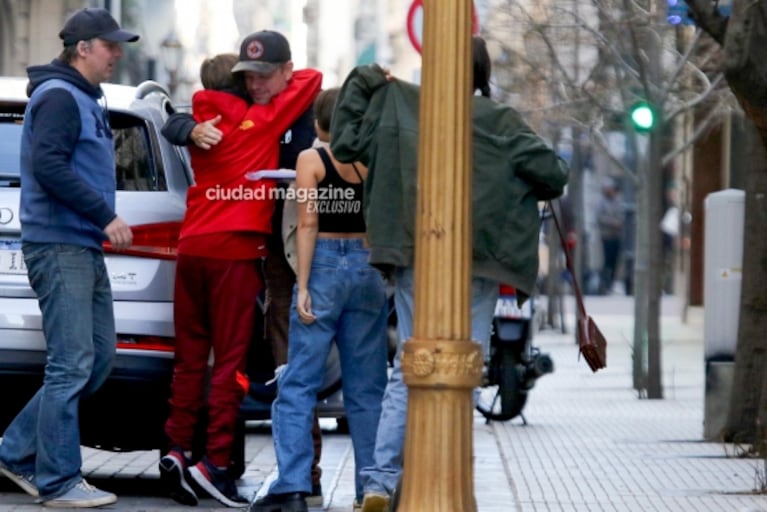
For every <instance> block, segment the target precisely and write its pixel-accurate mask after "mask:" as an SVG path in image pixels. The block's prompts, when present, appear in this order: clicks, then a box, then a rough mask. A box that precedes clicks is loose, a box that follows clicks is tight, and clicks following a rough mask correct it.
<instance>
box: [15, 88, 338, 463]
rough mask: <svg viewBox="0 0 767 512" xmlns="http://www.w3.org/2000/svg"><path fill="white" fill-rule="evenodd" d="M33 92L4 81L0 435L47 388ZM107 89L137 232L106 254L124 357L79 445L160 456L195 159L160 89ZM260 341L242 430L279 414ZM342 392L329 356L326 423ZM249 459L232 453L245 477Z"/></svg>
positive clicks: (120, 195)
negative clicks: (25, 151) (35, 262)
mask: <svg viewBox="0 0 767 512" xmlns="http://www.w3.org/2000/svg"><path fill="white" fill-rule="evenodd" d="M26 87H27V80H26V78H6V77H3V78H0V389H3V390H4V391H3V392H2V393H0V435H2V431H3V430H4V429H5V427H6V426H7V425H8V423H9V422H10V421H11V420H12V419H13V417H14V416H15V415H16V413H17V412H18V411H19V410H20V409H21V407H23V405H24V404H25V403H26V402H27V400H28V399H29V398H30V397H31V396H32V394H34V393H35V392H36V390H37V389H38V388H39V386H40V384H41V383H42V377H43V368H44V364H45V339H44V337H43V333H42V330H41V329H42V327H41V318H40V310H39V307H38V303H37V299H36V297H35V294H34V292H33V291H32V289H31V288H30V286H29V282H28V280H27V275H26V269H25V268H24V261H23V258H22V255H21V242H20V224H19V191H20V188H19V187H20V179H19V146H20V140H21V129H22V123H23V117H24V109H25V106H26V103H27V100H28V98H27V95H26ZM103 89H104V91H105V93H106V96H107V105H108V108H109V115H110V123H111V126H112V131H113V132H114V141H115V152H116V169H115V172H116V177H117V188H118V190H117V213H118V214H119V215H120V216H121V217H122V218H123V219H124V220H125V221H126V222H127V223H129V224H130V225H131V227H132V228H133V230H134V245H133V246H132V247H131V248H130V249H129V250H128V251H124V252H122V253H120V254H119V255H116V254H109V253H107V255H106V263H107V268H108V271H109V279H110V282H111V285H112V293H113V296H114V311H115V322H116V328H117V333H118V335H117V337H118V340H117V342H118V343H117V356H116V359H115V364H114V369H113V371H112V374H111V376H110V378H109V379H108V380H107V382H106V383H105V384H104V386H103V387H102V388H101V389H100V390H99V391H98V393H96V394H95V395H94V396H93V397H90V398H89V399H86V400H84V401H83V403H82V405H81V438H82V442H83V444H84V445H88V446H93V447H99V448H103V449H107V450H138V449H155V448H163V446H164V443H165V437H164V432H163V425H164V422H165V418H166V416H167V407H168V405H167V404H168V395H169V390H170V380H171V375H172V368H173V351H174V338H173V336H174V334H173V333H174V330H173V281H174V274H175V248H176V242H177V238H178V230H179V227H180V223H181V220H182V219H183V216H184V210H185V197H186V190H187V188H188V187H189V185H190V184H191V183H192V179H193V177H192V172H191V170H190V168H189V165H188V161H189V160H188V155H187V153H186V150H185V149H183V148H178V147H175V146H173V145H171V144H170V143H168V142H167V141H166V140H165V138H164V137H162V135H161V134H160V129H161V128H162V125H163V124H164V122H165V120H166V119H167V117H168V115H169V114H171V113H172V112H173V111H174V108H173V106H172V105H171V102H170V101H169V99H168V95H167V93H166V91H165V90H164V89H163V88H162V86H160V85H159V84H157V83H154V82H144V83H142V84H140V85H139V86H138V87H130V86H123V85H112V84H104V86H103ZM51 122H55V121H54V120H52V121H51ZM258 320H261V318H259V319H258ZM262 333H263V331H262V330H261V331H259V332H257V333H256V339H254V343H253V346H252V348H251V354H250V361H249V368H248V373H249V375H250V377H251V393H250V395H249V396H248V397H247V398H246V401H245V403H244V404H243V408H242V413H243V414H242V419H243V420H246V419H266V418H268V417H269V415H270V404H271V400H272V398H273V396H274V392H275V390H274V387H273V386H265V385H264V384H263V382H264V381H266V380H268V379H270V378H271V377H272V376H273V362H272V360H271V354H270V352H269V350H268V343H263V342H259V341H260V339H261V337H260V334H262ZM338 389H340V367H339V365H338V362H337V358H336V360H333V358H331V360H329V368H328V378H327V381H326V384H325V386H324V392H323V394H322V395H321V396H320V398H321V399H324V400H323V404H322V405H321V410H322V409H324V410H323V411H322V415H323V416H334V417H339V416H341V415H342V414H343V409H342V402H341V397H340V392H339V391H338ZM240 441H242V439H240ZM238 448H240V449H242V446H240V447H238ZM240 451H241V450H240ZM242 455H243V454H242V453H239V454H237V455H235V457H236V458H237V459H239V460H237V461H236V462H237V466H239V467H237V468H236V469H237V470H240V471H241V470H242V469H244V468H243V467H242Z"/></svg>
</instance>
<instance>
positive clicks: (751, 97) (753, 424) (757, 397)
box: [687, 0, 767, 456]
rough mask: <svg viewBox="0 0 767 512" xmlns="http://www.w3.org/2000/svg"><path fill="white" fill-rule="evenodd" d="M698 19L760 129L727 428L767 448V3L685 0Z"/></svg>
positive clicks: (730, 434)
mask: <svg viewBox="0 0 767 512" xmlns="http://www.w3.org/2000/svg"><path fill="white" fill-rule="evenodd" d="M687 4H688V7H689V8H690V9H691V11H692V12H693V15H694V17H695V19H696V23H697V24H698V25H699V26H700V27H701V28H702V29H703V30H705V31H706V32H707V33H708V34H710V35H711V36H712V37H713V38H714V39H715V40H716V41H717V42H718V43H719V44H721V45H722V47H723V48H724V52H725V56H726V59H725V62H726V71H725V75H726V77H727V82H728V84H729V85H730V88H731V89H732V91H733V93H734V94H735V96H736V97H737V98H738V101H739V102H740V105H741V106H742V107H743V111H744V112H745V114H746V117H747V118H748V119H750V120H751V122H752V123H753V125H754V128H755V130H754V131H752V132H751V135H750V136H749V139H750V140H749V142H750V143H749V144H748V145H747V147H748V148H749V153H750V154H749V158H748V159H747V161H748V162H750V163H751V168H750V169H749V170H748V173H747V178H746V180H747V182H746V191H745V192H746V208H745V222H744V231H745V233H744V239H743V244H744V245H743V283H742V287H741V296H740V319H739V327H738V345H737V349H736V352H735V377H734V382H733V387H732V395H731V398H730V407H729V413H728V418H727V423H726V426H725V428H724V432H723V436H724V439H725V440H728V441H737V442H741V443H751V444H755V448H756V451H758V452H759V453H760V454H761V455H762V456H764V455H767V354H765V352H767V337H765V335H764V333H765V332H767V276H766V275H765V274H764V268H765V265H767V237H764V236H763V233H764V226H765V223H766V222H767V204H765V201H767V155H766V154H765V147H767V62H766V61H765V59H764V53H763V52H764V48H765V47H767V3H766V2H753V1H750V0H734V1H733V4H732V13H731V15H730V17H729V19H724V18H720V17H718V16H716V15H715V14H712V13H713V11H712V10H710V9H708V10H707V7H710V6H711V2H707V1H705V0H688V2H687Z"/></svg>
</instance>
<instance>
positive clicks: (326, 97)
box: [314, 87, 341, 132]
mask: <svg viewBox="0 0 767 512" xmlns="http://www.w3.org/2000/svg"><path fill="white" fill-rule="evenodd" d="M339 92H341V88H340V87H331V88H330V89H325V90H324V91H322V92H321V93H319V94H318V95H317V99H315V100H314V119H316V120H317V126H319V127H320V130H324V131H326V132H330V121H331V119H332V117H333V109H334V108H335V106H336V99H338V93H339Z"/></svg>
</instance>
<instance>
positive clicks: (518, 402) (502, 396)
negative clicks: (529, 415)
mask: <svg viewBox="0 0 767 512" xmlns="http://www.w3.org/2000/svg"><path fill="white" fill-rule="evenodd" d="M490 364H491V365H495V368H491V371H490V373H491V375H495V379H494V380H495V382H491V384H490V385H488V386H484V387H482V388H481V389H480V392H479V398H478V400H477V405H476V408H477V410H478V411H479V412H480V413H481V414H482V416H484V417H485V418H487V419H488V420H492V421H508V420H510V419H512V418H515V417H517V416H518V415H519V413H521V412H522V409H523V408H524V406H525V403H526V402H527V390H525V389H523V387H522V385H521V380H522V378H521V377H522V376H521V373H520V372H521V365H520V364H519V362H518V361H517V358H516V356H515V355H514V352H513V351H511V350H508V349H506V350H504V349H503V348H501V349H500V350H499V351H498V352H497V353H496V354H494V357H493V359H492V361H491V362H490Z"/></svg>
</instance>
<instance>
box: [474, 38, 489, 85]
mask: <svg viewBox="0 0 767 512" xmlns="http://www.w3.org/2000/svg"><path fill="white" fill-rule="evenodd" d="M471 57H472V62H473V63H474V90H475V91H477V90H478V91H479V92H480V93H481V94H482V96H485V97H487V98H489V97H490V73H491V71H492V66H493V65H492V62H491V61H490V54H489V53H488V52H487V44H486V43H485V40H484V39H482V38H481V37H479V36H473V37H472V38H471Z"/></svg>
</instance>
